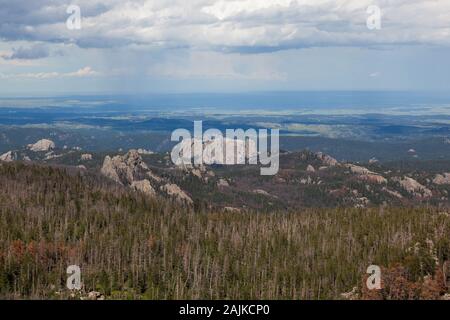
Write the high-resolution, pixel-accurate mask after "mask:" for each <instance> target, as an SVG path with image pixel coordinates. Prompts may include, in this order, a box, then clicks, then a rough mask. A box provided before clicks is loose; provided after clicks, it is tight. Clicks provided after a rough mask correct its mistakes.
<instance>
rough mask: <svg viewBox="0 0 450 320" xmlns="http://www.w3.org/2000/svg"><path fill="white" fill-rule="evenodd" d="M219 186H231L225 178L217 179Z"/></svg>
mask: <svg viewBox="0 0 450 320" xmlns="http://www.w3.org/2000/svg"><path fill="white" fill-rule="evenodd" d="M217 186H218V187H219V188H228V187H229V186H230V184H229V183H228V181H227V180H225V179H219V181H217Z"/></svg>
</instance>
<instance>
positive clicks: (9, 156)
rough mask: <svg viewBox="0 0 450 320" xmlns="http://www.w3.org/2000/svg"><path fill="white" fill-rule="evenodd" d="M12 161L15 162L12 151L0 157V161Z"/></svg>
mask: <svg viewBox="0 0 450 320" xmlns="http://www.w3.org/2000/svg"><path fill="white" fill-rule="evenodd" d="M14 160H17V155H16V154H15V153H14V152H12V151H8V152H6V153H4V154H2V155H1V156H0V161H4V162H11V161H14Z"/></svg>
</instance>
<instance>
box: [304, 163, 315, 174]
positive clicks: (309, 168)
mask: <svg viewBox="0 0 450 320" xmlns="http://www.w3.org/2000/svg"><path fill="white" fill-rule="evenodd" d="M306 172H311V173H312V172H316V169H314V167H313V166H312V165H310V164H308V166H307V167H306Z"/></svg>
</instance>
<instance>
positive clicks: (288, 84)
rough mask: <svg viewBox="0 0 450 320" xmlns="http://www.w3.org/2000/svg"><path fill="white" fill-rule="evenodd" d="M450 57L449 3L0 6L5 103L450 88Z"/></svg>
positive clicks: (48, 2) (172, 0)
mask: <svg viewBox="0 0 450 320" xmlns="http://www.w3.org/2000/svg"><path fill="white" fill-rule="evenodd" d="M74 5H75V6H76V7H73V6H74ZM74 8H75V11H74V10H73V9H74ZM77 8H79V10H80V19H79V20H78V19H77V18H78V16H77ZM68 9H69V10H68ZM378 9H379V11H377V10H378ZM378 13H380V14H379V15H378ZM78 21H79V22H80V24H79V25H77V23H78ZM78 27H79V28H78ZM448 57H450V0H378V1H372V0H153V1H149V0H134V1H129V0H105V1H98V0H78V1H76V0H73V1H64V0H62V1H61V0H33V1H29V0H14V1H11V0H0V94H1V95H12V96H14V95H15V96H20V95H30V94H31V95H32V94H47V95H49V94H50V95H51V94H66V93H155V92H243V91H284V90H287V91H307V90H411V91H450V59H449V58H448Z"/></svg>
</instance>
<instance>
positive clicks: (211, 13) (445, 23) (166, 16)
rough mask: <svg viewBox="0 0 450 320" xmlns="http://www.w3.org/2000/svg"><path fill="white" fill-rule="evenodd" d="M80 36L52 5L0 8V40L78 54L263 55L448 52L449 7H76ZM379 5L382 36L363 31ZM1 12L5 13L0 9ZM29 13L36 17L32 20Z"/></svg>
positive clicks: (251, 3)
mask: <svg viewBox="0 0 450 320" xmlns="http://www.w3.org/2000/svg"><path fill="white" fill-rule="evenodd" d="M77 4H78V5H80V7H81V13H82V16H83V21H82V29H81V30H75V31H74V30H68V29H67V28H66V27H65V19H66V18H67V15H66V14H65V7H64V6H63V5H61V3H57V2H55V1H51V0H40V1H37V4H33V5H32V6H31V7H30V8H29V9H28V10H26V12H27V14H25V15H23V14H18V13H17V12H23V10H22V11H20V10H17V8H18V7H19V8H22V9H23V8H27V7H26V6H27V5H29V1H25V0H22V1H14V2H8V4H3V7H4V8H2V11H3V12H4V14H1V13H0V37H2V38H4V39H9V40H17V39H29V40H41V41H52V42H58V41H59V42H71V41H72V42H75V43H77V44H78V45H79V46H81V47H113V46H127V45H129V44H145V45H150V46H154V47H157V48H174V47H189V48H202V49H205V48H206V49H213V50H219V51H237V52H261V51H276V50H283V49H288V48H303V47H311V46H370V45H394V44H431V45H445V46H448V45H450V1H448V0H433V1H431V0H378V1H372V0H189V1H186V0H172V1H171V0H158V1H156V0H152V1H149V0H147V1H146V0H136V1H118V0H110V1H100V0H90V1H87V0H79V1H77ZM372 4H375V5H379V6H380V8H381V9H382V12H383V16H382V18H383V21H382V29H381V30H377V31H371V30H368V29H367V27H366V19H367V17H368V15H367V13H366V9H367V7H368V6H369V5H372ZM5 8H6V9H5ZM33 10H34V12H33Z"/></svg>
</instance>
